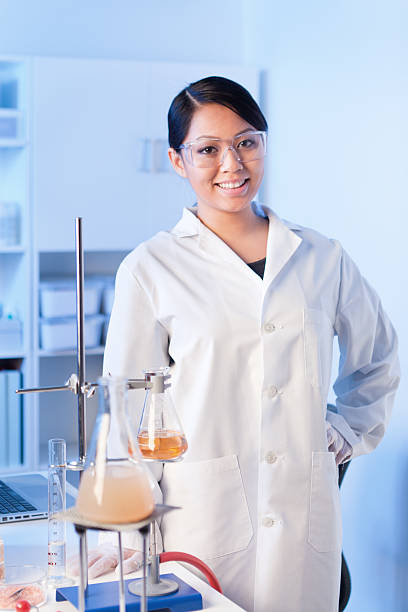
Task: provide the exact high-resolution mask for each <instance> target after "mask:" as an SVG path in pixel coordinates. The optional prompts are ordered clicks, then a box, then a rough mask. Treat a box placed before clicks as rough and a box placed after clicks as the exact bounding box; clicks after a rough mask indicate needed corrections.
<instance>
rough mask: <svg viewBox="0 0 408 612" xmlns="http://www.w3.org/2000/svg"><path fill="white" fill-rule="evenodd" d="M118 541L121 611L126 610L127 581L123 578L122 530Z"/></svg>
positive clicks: (124, 611)
mask: <svg viewBox="0 0 408 612" xmlns="http://www.w3.org/2000/svg"><path fill="white" fill-rule="evenodd" d="M118 543H119V612H126V603H125V583H124V580H123V548H122V534H121V532H120V531H118Z"/></svg>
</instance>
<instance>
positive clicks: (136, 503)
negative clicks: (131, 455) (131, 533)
mask: <svg viewBox="0 0 408 612" xmlns="http://www.w3.org/2000/svg"><path fill="white" fill-rule="evenodd" d="M76 508H77V510H78V511H79V512H80V513H81V514H82V515H83V516H84V517H86V518H88V519H89V520H92V521H96V522H100V523H111V524H114V523H137V522H138V521H141V520H142V519H144V518H146V517H147V516H149V515H150V514H151V513H152V512H153V510H154V500H153V493H152V490H151V487H150V483H149V479H148V477H147V475H146V473H145V471H144V470H143V469H142V467H141V466H140V465H138V464H134V463H132V462H131V461H123V462H121V461H118V462H116V461H112V462H108V463H107V464H106V466H105V472H104V475H103V480H102V481H101V483H98V478H97V474H96V469H95V467H94V466H91V467H89V468H88V469H87V470H85V472H84V473H83V475H82V478H81V483H80V487H79V491H78V498H77V502H76Z"/></svg>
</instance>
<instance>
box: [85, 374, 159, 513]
mask: <svg viewBox="0 0 408 612" xmlns="http://www.w3.org/2000/svg"><path fill="white" fill-rule="evenodd" d="M98 393H99V411H98V417H97V420H96V424H95V429H94V431H93V434H92V439H91V445H90V451H89V455H88V458H87V461H86V464H85V471H84V473H83V474H82V478H81V482H80V485H79V490H78V497H77V502H76V508H77V510H78V511H79V512H80V513H81V514H82V515H83V516H84V517H86V518H88V519H90V520H93V521H95V522H100V523H110V524H115V523H135V522H138V521H140V520H142V519H144V518H146V517H147V516H149V515H150V514H151V513H152V512H153V509H154V500H153V488H154V483H153V481H152V477H151V476H150V475H149V470H148V468H147V467H146V466H145V465H144V464H143V460H142V458H141V456H140V452H139V450H138V447H137V442H136V436H135V435H134V432H133V431H132V427H131V424H130V421H129V419H128V415H127V406H126V402H127V380H126V379H125V378H119V377H107V378H100V379H99V381H98ZM128 450H130V451H131V457H129V452H128Z"/></svg>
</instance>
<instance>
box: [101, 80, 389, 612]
mask: <svg viewBox="0 0 408 612" xmlns="http://www.w3.org/2000/svg"><path fill="white" fill-rule="evenodd" d="M168 122H169V145H170V148H169V157H170V160H171V162H172V165H173V167H174V169H175V171H176V172H177V173H178V174H179V175H180V176H181V177H183V178H185V179H186V180H188V181H189V183H190V184H191V186H192V188H193V190H194V192H195V195H196V204H195V205H194V206H192V207H191V208H187V209H185V210H184V212H183V216H182V219H181V220H180V221H179V223H178V224H177V225H176V226H175V227H174V228H173V229H172V230H170V231H168V232H160V233H159V234H157V235H156V236H154V237H153V238H151V239H150V240H148V241H147V242H145V243H143V244H141V245H139V246H138V247H137V248H136V249H135V250H134V251H132V253H130V254H129V255H128V256H127V257H126V258H125V260H124V261H123V262H122V264H121V265H120V267H119V270H118V273H117V280H116V288H115V300H114V305H113V310H112V315H111V319H110V325H109V331H108V336H107V341H106V350H105V358H104V371H105V373H107V372H110V373H111V374H112V375H116V376H125V377H127V378H137V377H139V376H140V374H141V370H142V368H143V367H145V366H146V365H148V366H149V367H151V368H158V367H163V366H170V373H171V377H172V378H171V380H172V382H171V390H170V392H171V395H172V399H173V401H174V405H175V407H176V410H177V412H178V415H179V417H180V420H181V422H182V425H183V429H184V431H185V434H186V437H187V440H188V451H187V452H186V454H185V458H184V461H183V462H182V463H181V464H177V465H171V464H168V463H167V464H165V465H160V466H158V470H157V472H158V474H157V480H158V484H159V487H160V489H159V487H158V491H160V492H161V496H162V499H163V500H164V502H165V503H169V504H171V503H173V504H175V505H179V506H181V507H182V508H181V509H180V510H178V511H177V512H174V513H169V514H168V515H166V516H165V517H163V519H162V522H161V526H160V529H161V535H162V538H163V546H164V549H165V550H172V549H173V550H179V551H183V552H187V553H192V554H195V555H197V556H198V557H200V558H201V559H203V560H206V562H207V563H208V564H209V565H210V567H211V568H212V569H213V571H214V572H215V573H216V575H217V577H218V579H219V581H220V583H221V586H222V589H223V591H224V593H225V594H226V595H227V596H228V597H230V598H231V599H232V600H234V601H235V602H237V603H238V604H239V605H241V606H242V607H243V608H244V609H245V610H247V611H248V612H252V611H254V610H256V612H271V611H272V610H273V611H275V610H276V611H280V610H283V609H284V610H285V611H286V612H299V611H300V610H301V611H302V612H337V611H338V607H339V584H340V567H341V514H340V500H339V490H338V485H337V464H339V463H341V462H344V461H348V460H349V459H350V458H351V457H353V458H354V457H356V456H358V455H360V454H363V453H367V452H369V451H371V450H372V449H373V448H374V447H375V446H376V445H377V444H378V442H379V441H380V439H381V436H382V434H383V432H384V428H385V424H386V423H387V421H388V418H389V412H390V409H391V406H392V402H393V397H394V394H395V390H396V388H397V385H398V380H399V378H398V376H399V370H398V359H397V356H396V347H397V341H396V336H395V332H394V330H393V327H392V325H391V323H390V322H389V320H388V318H387V316H386V315H385V313H384V311H383V309H382V307H381V303H380V301H379V298H378V296H377V294H376V293H375V292H374V291H373V290H372V289H371V287H370V286H369V285H368V283H367V282H366V281H365V280H364V279H363V277H362V276H361V274H360V272H359V271H358V269H357V267H356V266H355V264H354V263H353V261H352V260H351V259H350V257H349V256H348V255H347V253H345V252H344V250H343V249H342V247H341V245H340V244H339V243H338V242H337V241H335V240H329V239H328V238H325V237H324V236H321V235H320V234H318V233H317V232H315V231H313V230H311V229H308V228H304V227H300V226H299V225H297V224H294V223H290V222H287V221H283V220H281V219H279V217H278V216H277V215H276V214H275V213H274V212H273V211H272V210H271V209H270V208H268V207H266V206H260V205H258V204H255V203H254V198H255V196H256V194H257V192H258V189H259V186H260V184H261V181H262V177H263V173H264V156H265V154H266V132H267V124H266V121H265V118H264V117H263V115H262V112H261V110H260V109H259V107H258V105H257V104H256V102H255V101H254V100H253V98H252V97H251V95H250V94H249V93H248V92H247V91H246V90H245V89H244V88H243V87H241V86H240V85H238V84H237V83H234V82H233V81H230V80H228V79H224V78H222V77H208V78H205V79H202V80H200V81H197V82H196V83H192V84H191V85H189V86H188V87H186V88H185V89H183V90H182V91H181V92H180V93H179V94H178V96H177V97H176V98H175V99H174V101H173V103H172V105H171V107H170V110H169V114H168ZM135 322H136V323H137V324H135ZM336 335H337V336H338V340H339V346H340V353H341V359H340V364H341V367H340V369H339V375H338V379H337V381H336V385H335V390H336V393H337V406H336V409H335V410H336V412H334V411H330V410H326V405H327V394H328V386H329V381H330V374H331V359H332V350H333V338H334V336H336ZM133 416H134V419H135V421H136V422H137V421H138V411H137V409H136V407H135V408H134V415H133ZM112 418H113V419H115V414H113V415H112ZM127 545H128V546H129V547H131V548H132V547H134V548H136V547H137V541H136V540H133V541H128V542H127Z"/></svg>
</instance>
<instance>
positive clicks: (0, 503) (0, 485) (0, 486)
mask: <svg viewBox="0 0 408 612" xmlns="http://www.w3.org/2000/svg"><path fill="white" fill-rule="evenodd" d="M32 510H37V508H35V507H34V506H33V505H32V504H30V502H28V501H27V500H26V499H24V497H21V495H19V494H18V493H16V492H15V491H14V490H13V489H11V488H10V487H9V486H8V485H6V483H5V482H3V481H2V480H0V515H1V514H16V512H27V511H28V512H31V511H32Z"/></svg>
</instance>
